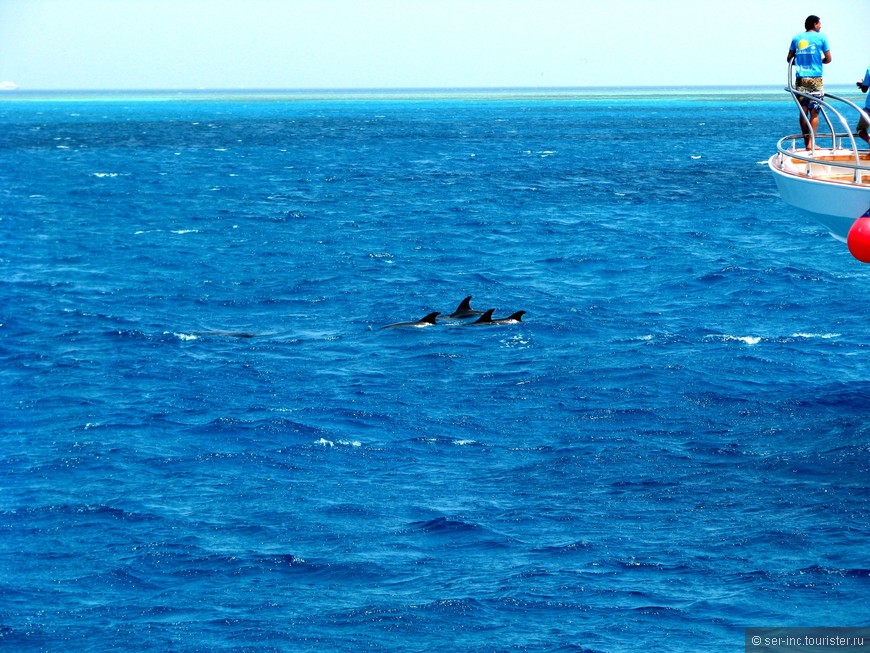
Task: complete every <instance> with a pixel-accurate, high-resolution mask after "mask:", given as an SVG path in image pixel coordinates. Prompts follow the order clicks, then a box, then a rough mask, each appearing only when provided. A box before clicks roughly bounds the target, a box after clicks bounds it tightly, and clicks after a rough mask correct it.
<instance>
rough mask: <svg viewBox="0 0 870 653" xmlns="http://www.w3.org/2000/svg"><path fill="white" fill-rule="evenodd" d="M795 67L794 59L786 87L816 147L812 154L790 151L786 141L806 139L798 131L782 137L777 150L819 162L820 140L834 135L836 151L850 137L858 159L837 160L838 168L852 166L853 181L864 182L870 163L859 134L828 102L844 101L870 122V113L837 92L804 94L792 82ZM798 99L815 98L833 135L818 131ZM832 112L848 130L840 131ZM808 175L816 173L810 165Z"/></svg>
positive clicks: (789, 66) (782, 153)
mask: <svg viewBox="0 0 870 653" xmlns="http://www.w3.org/2000/svg"><path fill="white" fill-rule="evenodd" d="M793 70H794V60H792V61H790V62H789V64H788V81H787V86H786V88H785V90H786V91H788V92H789V93H790V94H791V96H792V99H793V100H794V102H795V104H796V105H797V107H798V111H800V114H801V117H802V118H803V121H804V123H805V124H806V126H807V127H808V129H809V133H810V136H811V138H812V147H811V149H810V150H809V153H808V154H803V155H802V154H800V153H799V152H797V151H795V150H794V149H792V150H788V148H784V147H783V141H786V140H792V141H793V142H794V141H796V139H797V138H804V134H800V135H797V134H794V135H789V136H785V137H783V138H781V139H780V140H779V141H778V142H777V144H776V147H777V151H778V152H779V153H780V156H782V155H784V154H787V155H789V156H791V157H793V158H795V159H798V160H800V161H804V162H806V163H819V161H817V160H816V159H815V153H816V142H817V141H818V139H819V138H825V139H827V138H830V139H831V150H832V151H834V150H837V149H842V148H843V139H845V138H846V137H848V139H849V144H850V147H849V148H848V149H849V150H850V151H851V154H852V155H853V156H854V157H855V162H854V163H847V162H845V161H837V162H836V166H835V167H840V168H848V169H852V170H853V171H854V174H853V181H854V182H855V183H861V180H862V173H870V164H864V163H862V162H861V154H860V152H859V150H858V144H857V142H856V141H855V135H854V134H853V133H852V129H851V127H849V123H848V121H847V120H846V118H845V117H843V114H842V113H840V112H839V111H837V109H836V108H834V107H833V106H832V105H831V103H830V102H828V99H831V100H834V101H837V102H842V103H843V104H845V105H846V106H848V107H850V108H851V109H854V110H855V111H856V112H857V113H858V114H859V115H860V116H862V117H863V118H864V119H865V120H867V121H868V122H870V117H868V115H867V112H866V111H864V109H862V108H861V107H859V106H858V105H857V104H855V103H854V102H852V101H851V100H848V99H846V98H842V97H840V96H838V95H834V94H833V93H825V94H824V95H823V97H821V98H819V97H816V96H814V95H809V94H807V93H803V92H802V91H799V90H797V89H796V88H795V87H794V84H793V83H792V80H793V79H794V74H793ZM798 98H806V99H807V100H813V101H815V102H817V103H818V104H819V108H820V111H819V113H820V114H821V115H822V116H823V117H824V119H825V122H826V123H827V125H828V130H829V132H830V133H829V134H819V133H817V132H816V130H814V129H813V125H812V123H811V122H810V118H809V115H808V114H807V112H806V111H805V110H804V107H803V105H802V104H801V103H800V100H799V99H798ZM829 112H830V113H832V114H833V115H834V116H835V117H836V119H837V120H839V122H840V124H841V125H842V126H843V128H844V129H845V131H844V132H840V133H838V132H837V131H836V130H835V129H834V124H833V122H832V121H831V116H830V115H829ZM837 139H839V145H838V143H837ZM807 176H812V173H811V170H810V168H809V166H807Z"/></svg>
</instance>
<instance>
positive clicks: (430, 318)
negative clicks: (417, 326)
mask: <svg viewBox="0 0 870 653" xmlns="http://www.w3.org/2000/svg"><path fill="white" fill-rule="evenodd" d="M439 315H441V313H439V312H438V311H435V312H434V313H429V315H426V316H424V317H421V318H420V321H421V322H426V323H427V324H435V320H436V318H437V317H438V316H439Z"/></svg>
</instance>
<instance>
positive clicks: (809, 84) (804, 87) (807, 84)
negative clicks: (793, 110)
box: [795, 77, 825, 111]
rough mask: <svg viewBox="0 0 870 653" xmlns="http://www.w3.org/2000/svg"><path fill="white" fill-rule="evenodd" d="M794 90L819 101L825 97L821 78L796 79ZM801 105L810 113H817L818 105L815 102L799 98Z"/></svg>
mask: <svg viewBox="0 0 870 653" xmlns="http://www.w3.org/2000/svg"><path fill="white" fill-rule="evenodd" d="M795 81H796V84H795V89H796V90H798V91H800V92H801V93H806V94H807V95H812V96H813V97H815V98H818V99H819V100H821V99H822V98H824V97H825V86H824V84H822V78H821V77H798V78H797V79H796V80H795ZM800 101H801V104H803V105H804V106H806V107H807V108H808V109H809V110H810V111H818V110H819V103H818V102H817V101H815V100H809V99H807V98H804V97H802V98H800Z"/></svg>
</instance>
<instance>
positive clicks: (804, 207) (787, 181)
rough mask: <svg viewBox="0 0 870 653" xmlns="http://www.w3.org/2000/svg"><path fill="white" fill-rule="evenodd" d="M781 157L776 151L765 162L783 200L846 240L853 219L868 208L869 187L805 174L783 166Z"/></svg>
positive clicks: (869, 200) (869, 207) (833, 234)
mask: <svg viewBox="0 0 870 653" xmlns="http://www.w3.org/2000/svg"><path fill="white" fill-rule="evenodd" d="M781 160H782V159H781V156H780V155H779V154H774V155H773V156H772V157H770V159H769V160H768V162H767V164H768V166H769V167H770V170H771V171H772V172H773V178H774V180H775V181H776V187H777V190H779V194H780V196H781V197H782V199H783V201H784V202H785V203H786V204H789V205H791V206H793V207H795V208H797V209H800V210H801V211H802V212H803V213H805V214H807V215H808V216H809V217H811V218H812V219H814V220H815V221H816V222H818V223H820V224H821V225H822V226H824V227H825V228H826V229H827V230H828V231H829V232H831V235H832V236H833V237H834V238H836V239H837V240H840V241H843V242H846V237H847V236H848V235H849V229H850V228H851V227H852V225H853V224H854V222H855V220H857V219H858V218H859V217H861V216H862V215H864V213H865V212H866V211H867V210H868V209H870V187H868V186H864V185H856V184H847V183H841V182H832V181H826V180H823V179H815V178H811V177H807V176H806V175H805V174H800V173H798V172H792V171H789V170H788V169H784V168H785V165H783V164H781V163H780V162H781Z"/></svg>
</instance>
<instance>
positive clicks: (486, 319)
mask: <svg viewBox="0 0 870 653" xmlns="http://www.w3.org/2000/svg"><path fill="white" fill-rule="evenodd" d="M494 311H495V309H494V308H490V309H489V310H488V311H486V313H484V314H483V315H481V316H480V317H479V318H477V321H476V322H473V324H487V323H489V322H492V314H493V312H494Z"/></svg>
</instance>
